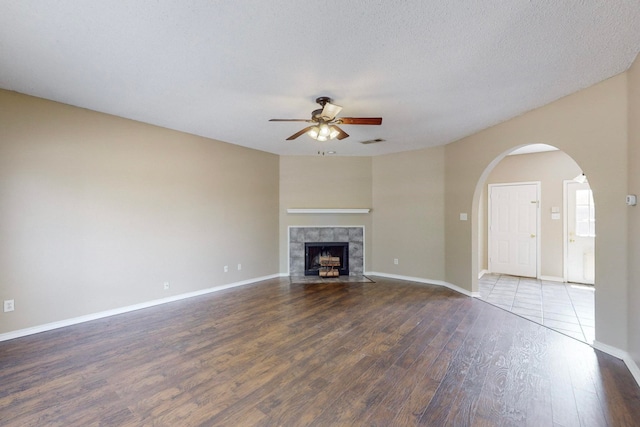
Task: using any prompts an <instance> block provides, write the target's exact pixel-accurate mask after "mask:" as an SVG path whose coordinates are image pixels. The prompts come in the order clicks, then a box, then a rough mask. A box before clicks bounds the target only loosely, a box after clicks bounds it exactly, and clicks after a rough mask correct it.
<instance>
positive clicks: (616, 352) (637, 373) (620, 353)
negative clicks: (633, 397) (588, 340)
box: [593, 341, 640, 386]
mask: <svg viewBox="0 0 640 427" xmlns="http://www.w3.org/2000/svg"><path fill="white" fill-rule="evenodd" d="M593 348H595V349H596V350H600V351H602V352H605V353H607V354H609V355H611V356H613V357H617V358H618V359H621V360H622V361H623V362H624V364H625V365H627V368H629V371H630V372H631V375H633V378H634V379H635V380H636V383H637V384H638V385H639V386H640V368H639V367H638V364H637V363H636V362H635V360H633V358H632V357H631V355H630V354H629V353H627V352H626V351H624V350H620V349H619V348H617V347H613V346H610V345H608V344H604V343H601V342H600V341H594V342H593Z"/></svg>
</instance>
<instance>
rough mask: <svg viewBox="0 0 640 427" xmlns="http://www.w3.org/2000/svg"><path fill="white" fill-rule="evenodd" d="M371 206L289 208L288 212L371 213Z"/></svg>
mask: <svg viewBox="0 0 640 427" xmlns="http://www.w3.org/2000/svg"><path fill="white" fill-rule="evenodd" d="M370 211H371V209H369V208H351V209H334V208H329V209H323V208H318V209H307V208H305V209H301V208H288V209H287V213H290V214H366V213H369V212H370Z"/></svg>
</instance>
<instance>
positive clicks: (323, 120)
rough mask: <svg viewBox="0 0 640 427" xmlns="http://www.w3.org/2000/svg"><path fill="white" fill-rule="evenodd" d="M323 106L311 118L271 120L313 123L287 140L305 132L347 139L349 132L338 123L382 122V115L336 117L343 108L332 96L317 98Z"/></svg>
mask: <svg viewBox="0 0 640 427" xmlns="http://www.w3.org/2000/svg"><path fill="white" fill-rule="evenodd" d="M316 102H317V103H318V104H320V106H321V107H322V108H319V109H317V110H314V111H313V112H312V113H311V119H271V120H269V121H270V122H307V123H313V124H312V125H311V126H308V127H306V128H304V129H302V130H301V131H299V132H296V133H294V134H293V135H291V136H290V137H289V138H287V141H291V140H293V139H296V138H297V137H299V136H300V135H302V134H303V133H306V134H307V135H309V136H310V137H311V138H313V139H316V140H318V141H326V140H328V139H345V138H346V137H348V136H349V134H348V133H346V132H345V131H343V130H342V129H340V128H339V127H338V125H379V124H381V123H382V117H336V116H337V115H338V113H340V111H341V110H342V107H341V106H339V105H335V104H332V103H331V98H329V97H326V96H321V97H319V98H317V99H316Z"/></svg>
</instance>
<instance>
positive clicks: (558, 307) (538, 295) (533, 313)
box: [478, 273, 595, 344]
mask: <svg viewBox="0 0 640 427" xmlns="http://www.w3.org/2000/svg"><path fill="white" fill-rule="evenodd" d="M478 285H479V288H480V299H482V300H484V301H486V302H488V303H490V304H492V305H495V306H498V307H500V308H503V309H505V310H508V311H510V312H512V313H514V314H517V315H519V316H522V317H524V318H527V319H529V320H532V321H534V322H536V323H539V324H541V325H544V326H547V327H549V328H550V329H553V330H556V331H558V332H561V333H563V334H565V335H568V336H570V337H573V338H576V339H578V340H580V341H583V342H586V343H587V344H593V341H594V339H595V324H594V319H595V316H594V303H595V302H594V287H593V286H589V285H578V284H573V283H560V282H549V281H546V280H538V279H534V278H529V277H515V276H507V275H501V274H490V273H487V274H485V275H483V276H482V277H481V278H480V280H479V281H478Z"/></svg>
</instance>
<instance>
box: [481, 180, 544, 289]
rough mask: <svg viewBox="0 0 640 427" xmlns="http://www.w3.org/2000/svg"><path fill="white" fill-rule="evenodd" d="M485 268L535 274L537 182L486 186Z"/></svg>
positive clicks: (512, 272) (537, 207)
mask: <svg viewBox="0 0 640 427" xmlns="http://www.w3.org/2000/svg"><path fill="white" fill-rule="evenodd" d="M488 193H489V204H488V205H489V238H488V241H489V270H490V271H491V272H492V273H500V274H510V275H513V276H524V277H537V272H538V239H539V237H538V222H539V221H538V210H539V206H538V205H539V200H540V198H539V194H540V184H539V183H518V184H492V185H489V192H488Z"/></svg>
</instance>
